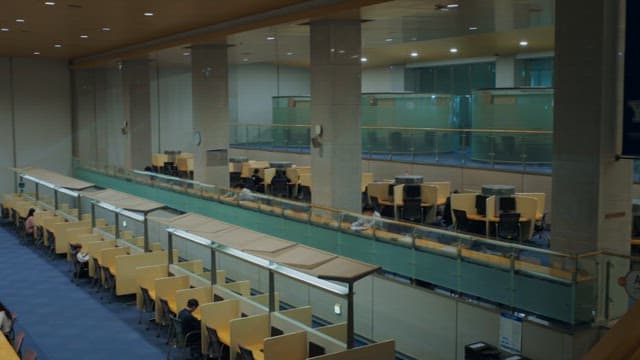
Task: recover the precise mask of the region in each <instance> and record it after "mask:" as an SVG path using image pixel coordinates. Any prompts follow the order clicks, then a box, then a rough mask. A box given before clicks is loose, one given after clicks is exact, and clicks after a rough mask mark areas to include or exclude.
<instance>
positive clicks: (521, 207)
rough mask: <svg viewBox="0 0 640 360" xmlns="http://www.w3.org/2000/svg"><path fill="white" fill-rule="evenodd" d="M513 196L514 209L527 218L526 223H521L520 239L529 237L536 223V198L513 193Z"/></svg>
mask: <svg viewBox="0 0 640 360" xmlns="http://www.w3.org/2000/svg"><path fill="white" fill-rule="evenodd" d="M514 198H516V211H517V212H519V213H520V217H524V218H527V219H529V221H527V222H526V223H521V226H522V229H520V235H521V236H520V239H521V240H527V239H530V238H531V236H533V228H534V225H535V223H536V215H537V213H538V199H536V198H534V197H529V196H522V195H515V196H514Z"/></svg>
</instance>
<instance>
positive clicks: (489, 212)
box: [484, 195, 496, 235]
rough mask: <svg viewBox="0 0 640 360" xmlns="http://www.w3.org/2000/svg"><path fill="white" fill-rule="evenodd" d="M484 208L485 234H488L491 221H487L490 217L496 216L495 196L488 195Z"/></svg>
mask: <svg viewBox="0 0 640 360" xmlns="http://www.w3.org/2000/svg"><path fill="white" fill-rule="evenodd" d="M484 203H485V209H486V213H485V214H486V215H485V217H486V220H485V224H484V226H485V231H486V232H485V234H487V235H489V234H490V231H489V230H490V228H489V227H490V226H491V222H490V221H489V219H490V218H493V217H496V197H495V195H494V196H489V197H488V198H487V199H486V200H485V202H484Z"/></svg>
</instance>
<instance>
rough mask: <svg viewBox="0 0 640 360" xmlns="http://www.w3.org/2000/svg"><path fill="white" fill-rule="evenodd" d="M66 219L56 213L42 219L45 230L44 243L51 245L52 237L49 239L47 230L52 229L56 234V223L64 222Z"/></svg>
mask: <svg viewBox="0 0 640 360" xmlns="http://www.w3.org/2000/svg"><path fill="white" fill-rule="evenodd" d="M64 222H65V219H64V218H63V217H61V216H59V215H54V216H51V217H47V218H44V219H42V227H43V229H44V230H45V233H44V244H45V245H47V246H50V242H51V239H49V234H47V230H49V231H51V232H52V233H53V234H54V235H55V231H54V228H53V227H54V225H55V224H57V223H64Z"/></svg>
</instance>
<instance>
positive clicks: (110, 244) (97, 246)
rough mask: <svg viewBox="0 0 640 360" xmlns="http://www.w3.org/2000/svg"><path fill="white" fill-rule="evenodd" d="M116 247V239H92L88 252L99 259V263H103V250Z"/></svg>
mask: <svg viewBox="0 0 640 360" xmlns="http://www.w3.org/2000/svg"><path fill="white" fill-rule="evenodd" d="M115 247H116V241H115V240H103V241H92V242H89V243H88V244H87V253H89V255H90V256H91V257H94V258H96V259H98V263H100V264H101V265H102V250H103V249H109V248H115Z"/></svg>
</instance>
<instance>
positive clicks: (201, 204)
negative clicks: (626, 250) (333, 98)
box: [74, 163, 624, 324]
mask: <svg viewBox="0 0 640 360" xmlns="http://www.w3.org/2000/svg"><path fill="white" fill-rule="evenodd" d="M74 171H75V174H77V175H79V176H80V177H81V178H83V179H88V180H92V181H97V182H101V183H104V184H108V186H110V187H113V188H117V189H119V190H122V191H128V192H132V191H133V192H136V193H140V194H145V195H144V196H147V197H149V198H156V199H162V201H163V202H165V203H167V204H175V205H174V206H176V207H180V208H181V209H185V210H191V211H197V212H201V213H203V214H207V215H209V216H211V217H215V218H220V219H225V221H228V222H230V223H234V224H237V225H241V226H243V227H248V228H252V229H258V230H259V231H262V232H267V233H270V234H278V236H280V237H282V238H287V239H290V240H293V241H296V242H300V243H303V244H306V245H309V246H312V247H316V248H319V249H323V250H325V251H329V252H331V253H335V254H340V255H343V256H348V257H350V258H354V259H359V260H362V261H366V262H368V263H372V264H376V265H379V266H382V269H383V270H384V271H385V272H388V273H393V274H396V275H399V276H402V277H404V278H408V279H415V280H417V281H419V283H426V284H430V286H435V287H438V288H442V289H445V290H446V291H453V292H454V293H456V294H465V296H472V297H473V298H474V299H478V298H479V299H482V300H484V301H489V302H491V303H493V304H496V303H497V304H504V305H505V306H509V307H511V308H517V309H519V311H523V312H529V313H532V314H536V315H537V316H543V317H544V318H548V319H553V320H556V321H561V322H565V323H570V324H575V323H584V322H591V321H593V320H594V318H596V317H598V316H600V315H599V314H604V311H603V310H602V309H603V306H604V307H606V306H609V305H607V303H606V302H604V301H603V300H602V298H601V297H599V296H598V291H602V289H603V288H606V287H610V284H613V283H615V279H613V278H612V277H611V276H613V275H611V276H609V275H606V274H604V275H603V273H602V271H601V270H602V266H603V265H602V264H604V263H607V262H608V261H611V262H616V261H617V259H613V258H608V259H607V260H603V259H600V258H599V256H600V255H598V254H583V255H580V256H576V255H572V254H563V253H559V252H554V251H549V250H545V249H540V248H537V247H532V246H528V245H525V244H518V243H514V242H510V241H495V240H492V239H490V238H487V237H486V236H485V235H482V236H478V235H473V234H467V233H461V232H452V231H448V230H446V229H442V228H438V227H428V226H420V225H417V224H412V223H407V222H397V221H394V220H391V219H385V218H367V217H366V216H363V215H361V214H355V213H350V212H348V211H342V210H337V209H330V208H324V207H321V206H317V205H314V204H307V203H301V202H295V201H291V200H288V199H281V198H275V197H270V196H267V195H263V194H254V195H253V196H252V197H251V198H246V197H242V196H239V195H240V194H238V193H236V192H235V191H233V190H229V189H224V188H221V187H217V186H213V185H208V184H202V183H199V182H194V181H186V180H179V179H175V178H171V179H169V178H160V177H156V178H152V177H151V176H150V174H148V173H144V172H139V171H129V170H126V169H121V168H115V167H103V166H99V167H98V166H95V165H91V164H78V163H76V168H75V170H74ZM134 189H135V190H134ZM225 205H231V206H232V207H228V206H225ZM246 210H250V211H246ZM363 218H367V221H370V224H371V226H369V227H367V228H354V227H353V226H352V225H353V223H354V222H357V221H358V220H360V219H363ZM281 230H282V231H281ZM407 258H410V259H413V260H412V261H406V259H407ZM620 261H624V260H620ZM533 288H536V289H537V290H536V291H535V293H534V294H532V293H531V291H530V290H531V289H533Z"/></svg>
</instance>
